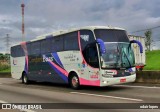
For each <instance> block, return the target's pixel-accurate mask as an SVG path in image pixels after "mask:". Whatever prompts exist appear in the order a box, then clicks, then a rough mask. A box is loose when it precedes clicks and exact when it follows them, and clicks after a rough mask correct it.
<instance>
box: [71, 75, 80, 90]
mask: <svg viewBox="0 0 160 112" xmlns="http://www.w3.org/2000/svg"><path fill="white" fill-rule="evenodd" d="M70 85H71V87H72V88H73V89H79V86H80V85H79V79H78V76H77V75H72V76H71V78H70Z"/></svg>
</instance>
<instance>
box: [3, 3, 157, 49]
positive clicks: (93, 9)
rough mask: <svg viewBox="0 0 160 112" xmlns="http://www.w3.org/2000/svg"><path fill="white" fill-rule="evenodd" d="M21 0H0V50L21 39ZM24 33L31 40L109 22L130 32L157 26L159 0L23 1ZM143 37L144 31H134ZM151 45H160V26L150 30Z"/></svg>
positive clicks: (108, 23)
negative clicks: (9, 40)
mask: <svg viewBox="0 0 160 112" xmlns="http://www.w3.org/2000/svg"><path fill="white" fill-rule="evenodd" d="M21 2H22V1H21V0H0V52H5V51H6V46H5V43H4V37H6V34H7V33H8V34H9V35H10V37H11V38H12V39H11V44H15V43H16V42H20V41H21V21H22V17H21V7H20V5H21ZM24 2H25V34H26V39H27V40H30V39H33V38H35V37H36V36H39V35H42V34H46V33H49V32H53V31H56V30H60V29H67V28H73V27H81V26H88V25H105V26H106V25H112V26H118V27H122V28H124V29H126V30H127V32H128V33H129V34H133V33H131V32H133V31H137V30H141V29H148V28H152V27H155V26H160V0H24ZM134 34H135V35H140V36H144V35H143V34H144V32H139V33H134ZM152 37H153V40H155V41H157V42H155V43H154V44H155V46H154V48H159V46H160V44H159V43H160V41H159V42H158V40H160V28H157V29H154V30H153V35H152Z"/></svg>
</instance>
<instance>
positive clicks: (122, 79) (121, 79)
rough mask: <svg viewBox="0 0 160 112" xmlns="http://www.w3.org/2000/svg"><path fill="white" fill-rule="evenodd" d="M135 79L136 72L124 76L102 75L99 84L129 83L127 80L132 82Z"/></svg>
mask: <svg viewBox="0 0 160 112" xmlns="http://www.w3.org/2000/svg"><path fill="white" fill-rule="evenodd" d="M135 80H136V74H133V75H130V76H126V77H114V78H105V77H102V81H101V83H100V86H109V85H114V84H123V83H129V82H134V81H135Z"/></svg>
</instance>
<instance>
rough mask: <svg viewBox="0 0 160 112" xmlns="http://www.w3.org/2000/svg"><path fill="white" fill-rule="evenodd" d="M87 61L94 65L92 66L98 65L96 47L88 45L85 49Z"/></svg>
mask: <svg viewBox="0 0 160 112" xmlns="http://www.w3.org/2000/svg"><path fill="white" fill-rule="evenodd" d="M87 55H88V56H87V57H88V58H87V60H86V61H87V63H88V64H89V65H90V66H92V67H94V68H98V67H99V62H98V53H97V49H96V47H95V46H94V47H89V48H88V50H87Z"/></svg>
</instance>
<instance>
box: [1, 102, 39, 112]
mask: <svg viewBox="0 0 160 112" xmlns="http://www.w3.org/2000/svg"><path fill="white" fill-rule="evenodd" d="M0 103H7V104H10V103H8V102H6V101H3V100H0ZM15 110H16V109H15ZM18 110H20V111H22V112H36V111H33V110H29V109H18Z"/></svg>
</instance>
